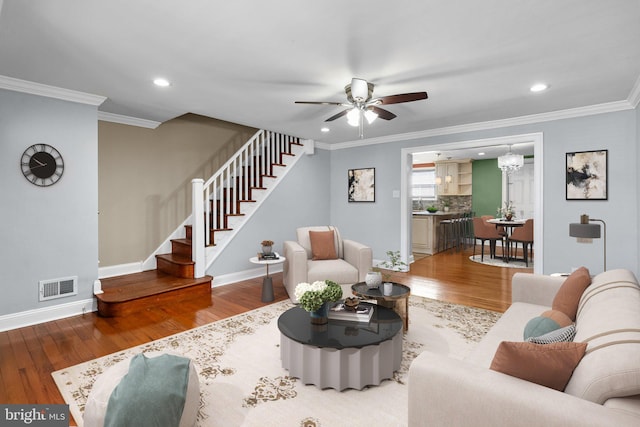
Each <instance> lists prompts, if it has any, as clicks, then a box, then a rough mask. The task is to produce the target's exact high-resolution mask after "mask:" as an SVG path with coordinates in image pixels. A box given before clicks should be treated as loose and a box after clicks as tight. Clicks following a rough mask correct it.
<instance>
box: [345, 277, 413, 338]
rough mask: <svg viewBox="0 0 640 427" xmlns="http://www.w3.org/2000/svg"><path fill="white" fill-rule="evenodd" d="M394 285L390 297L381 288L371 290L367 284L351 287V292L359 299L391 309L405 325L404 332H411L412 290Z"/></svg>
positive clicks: (361, 283)
mask: <svg viewBox="0 0 640 427" xmlns="http://www.w3.org/2000/svg"><path fill="white" fill-rule="evenodd" d="M392 283H393V287H392V291H391V294H390V295H385V294H384V293H383V292H381V291H380V288H369V286H368V285H367V284H366V283H365V282H358V283H356V284H354V285H351V291H352V292H353V294H354V295H356V296H358V297H361V298H364V299H374V300H375V301H376V304H378V305H381V306H383V307H387V308H390V309H392V310H393V311H395V312H396V313H398V315H399V316H400V318H401V319H402V323H403V324H404V332H407V331H408V330H409V295H411V289H410V288H409V287H408V286H406V285H403V284H400V283H395V282H392ZM380 287H382V285H380Z"/></svg>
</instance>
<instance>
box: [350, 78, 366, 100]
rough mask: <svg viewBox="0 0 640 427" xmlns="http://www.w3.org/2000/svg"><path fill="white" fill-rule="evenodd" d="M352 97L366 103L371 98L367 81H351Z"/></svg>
mask: <svg viewBox="0 0 640 427" xmlns="http://www.w3.org/2000/svg"><path fill="white" fill-rule="evenodd" d="M351 96H352V97H353V99H355V100H356V101H366V100H367V98H368V97H369V88H368V86H367V81H366V80H362V79H356V78H354V79H351Z"/></svg>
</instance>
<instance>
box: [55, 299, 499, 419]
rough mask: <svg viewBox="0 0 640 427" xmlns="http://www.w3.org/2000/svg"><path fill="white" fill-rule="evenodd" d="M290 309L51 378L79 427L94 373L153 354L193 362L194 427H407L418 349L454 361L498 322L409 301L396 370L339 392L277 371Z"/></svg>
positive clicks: (484, 314)
mask: <svg viewBox="0 0 640 427" xmlns="http://www.w3.org/2000/svg"><path fill="white" fill-rule="evenodd" d="M292 306H293V305H292V304H291V303H290V302H289V301H283V302H279V303H275V304H272V305H269V306H266V307H263V308H260V309H257V310H253V311H250V312H247V313H243V314H240V315H237V316H234V317H231V318H228V319H224V320H220V321H217V322H214V323H210V324H208V325H204V326H201V327H198V328H195V329H192V330H189V331H186V332H182V333H179V334H176V335H173V336H170V337H167V338H163V339H160V340H157V341H153V342H150V343H148V344H144V345H141V346H137V347H133V348H130V349H127V350H124V351H120V352H117V353H114V354H111V355H108V356H104V357H101V358H99V359H94V360H91V361H89V362H85V363H81V364H79V365H75V366H71V367H69V368H66V369H62V370H59V371H56V372H53V373H52V375H53V378H54V380H55V382H56V384H57V386H58V388H59V389H60V392H61V393H62V396H63V397H64V399H65V402H66V403H68V404H69V406H70V411H71V414H72V415H73V417H74V419H75V420H76V422H77V423H78V426H83V422H82V413H83V411H84V405H85V403H86V401H87V397H88V395H89V393H90V391H91V387H92V385H93V383H94V381H95V379H96V378H97V377H98V376H99V375H101V374H102V373H103V372H105V371H106V370H107V369H108V368H109V367H110V366H113V365H114V364H115V363H117V362H119V361H121V360H123V359H126V358H130V357H132V356H133V355H135V354H137V353H140V352H158V351H166V352H170V353H173V354H182V355H184V356H186V357H189V358H191V359H193V360H194V361H195V364H196V366H197V370H198V373H199V377H200V388H201V402H200V411H199V414H198V426H199V427H216V426H225V427H233V426H262V427H264V426H278V427H286V426H292V427H331V426H342V425H350V426H385V427H388V426H406V425H407V408H408V406H407V386H406V381H407V373H408V369H409V365H410V364H411V361H412V360H413V359H414V358H415V357H416V356H417V355H418V354H420V353H421V352H422V351H425V350H429V351H432V352H435V353H440V354H447V355H449V356H451V357H454V358H458V359H461V358H463V357H464V356H465V355H467V354H468V353H469V351H471V350H472V349H473V347H474V346H475V344H476V343H477V342H478V341H479V340H480V339H481V338H482V337H483V336H484V335H485V333H486V332H487V331H488V330H489V328H490V327H491V326H492V325H493V324H494V323H495V322H496V321H497V319H498V318H499V317H500V313H496V312H492V311H487V310H482V309H477V308H471V307H466V306H462V305H456V304H450V303H444V302H441V301H435V300H431V299H427V298H422V297H418V296H413V295H412V296H411V297H410V298H409V322H410V324H409V330H408V332H407V333H406V334H405V335H404V339H403V357H402V366H401V368H400V370H399V371H397V372H396V373H395V375H394V377H393V379H390V380H385V381H383V382H382V383H381V384H380V385H379V386H370V387H366V388H365V389H363V390H351V389H350V390H345V391H342V392H338V391H335V390H333V389H325V390H320V389H318V388H317V387H315V386H313V385H304V384H302V383H300V381H298V380H297V379H295V378H292V377H289V376H288V373H287V371H286V370H284V369H283V368H282V367H281V363H280V347H279V346H280V333H279V331H278V327H277V319H278V316H279V315H280V314H281V313H283V312H284V311H285V310H287V309H289V308H291V307H292ZM87 427H90V426H87Z"/></svg>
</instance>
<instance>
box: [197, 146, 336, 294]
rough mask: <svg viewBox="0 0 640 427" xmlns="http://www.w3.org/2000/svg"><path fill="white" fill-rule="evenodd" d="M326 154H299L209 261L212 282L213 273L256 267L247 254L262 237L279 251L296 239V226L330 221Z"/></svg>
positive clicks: (258, 247) (324, 151)
mask: <svg viewBox="0 0 640 427" xmlns="http://www.w3.org/2000/svg"><path fill="white" fill-rule="evenodd" d="M329 157H330V156H329V153H328V152H327V151H326V150H316V151H315V154H313V155H311V156H308V155H303V158H302V159H300V160H299V161H298V163H296V165H295V166H294V168H293V169H292V170H291V171H289V173H288V174H287V175H286V176H285V177H284V179H283V180H282V182H281V183H280V185H279V186H278V187H276V188H275V190H274V191H273V192H272V193H271V195H270V197H269V198H267V199H266V200H265V201H264V203H263V204H262V206H261V207H260V210H259V211H258V212H256V213H255V214H254V215H253V217H252V218H251V220H250V221H249V222H248V223H247V225H246V226H245V227H243V228H242V229H241V230H240V231H239V232H238V234H237V235H236V237H235V238H234V239H233V241H231V242H230V243H229V245H228V246H227V248H226V249H225V251H224V252H223V253H222V254H221V255H220V257H218V259H216V261H215V262H214V263H213V264H212V265H211V267H210V268H209V270H208V271H207V273H208V274H211V275H212V276H214V284H215V276H216V275H221V274H229V273H234V272H239V271H244V270H249V269H252V268H256V265H255V264H251V263H250V262H249V258H250V257H252V256H255V255H256V253H257V252H259V251H260V242H261V241H262V240H265V239H269V240H273V241H274V250H276V251H277V252H280V253H282V243H283V242H284V241H285V240H296V236H295V230H296V228H297V227H303V226H308V225H327V224H330V223H331V222H330V221H329V205H330V203H331V195H330V193H329V183H328V180H327V179H326V178H327V176H328V171H329Z"/></svg>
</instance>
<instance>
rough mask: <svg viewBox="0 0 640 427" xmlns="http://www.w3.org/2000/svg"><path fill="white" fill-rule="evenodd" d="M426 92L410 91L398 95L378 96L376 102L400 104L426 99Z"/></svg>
mask: <svg viewBox="0 0 640 427" xmlns="http://www.w3.org/2000/svg"><path fill="white" fill-rule="evenodd" d="M427 98H428V97H427V92H412V93H402V94H399V95H389V96H383V97H380V98H378V101H379V102H378V104H383V105H389V104H400V103H402V102H411V101H419V100H421V99H427Z"/></svg>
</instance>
